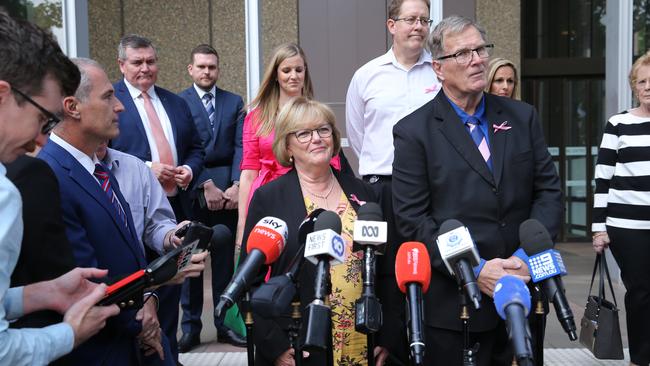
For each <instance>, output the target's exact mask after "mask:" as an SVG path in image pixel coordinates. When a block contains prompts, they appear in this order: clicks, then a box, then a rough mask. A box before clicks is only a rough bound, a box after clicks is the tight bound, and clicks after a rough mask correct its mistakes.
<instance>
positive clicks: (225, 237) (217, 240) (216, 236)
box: [210, 224, 232, 250]
mask: <svg viewBox="0 0 650 366" xmlns="http://www.w3.org/2000/svg"><path fill="white" fill-rule="evenodd" d="M221 243H224V244H223V245H226V244H227V245H231V244H228V243H232V231H230V229H228V227H227V226H226V225H223V224H217V225H214V226H213V227H212V237H210V247H211V248H213V250H214V249H217V248H218V247H219V244H221Z"/></svg>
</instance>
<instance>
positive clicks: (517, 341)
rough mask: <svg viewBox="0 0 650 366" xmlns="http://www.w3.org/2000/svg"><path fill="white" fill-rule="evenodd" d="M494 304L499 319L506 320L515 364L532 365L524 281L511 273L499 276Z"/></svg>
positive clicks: (526, 295) (528, 301) (526, 291)
mask: <svg viewBox="0 0 650 366" xmlns="http://www.w3.org/2000/svg"><path fill="white" fill-rule="evenodd" d="M494 306H495V307H496V310H497V313H498V314H499V316H500V317H501V319H503V320H505V321H506V328H507V330H508V337H509V338H510V343H511V345H512V348H513V350H514V352H515V357H516V358H517V364H518V365H519V366H527V365H530V366H532V365H533V352H532V347H531V343H530V338H531V337H530V330H529V329H528V323H527V322H526V316H528V312H529V311H530V292H529V291H528V287H526V284H525V283H524V281H522V280H520V279H519V278H517V277H515V276H511V275H506V276H503V277H501V279H499V280H498V281H497V283H496V286H495V287H494Z"/></svg>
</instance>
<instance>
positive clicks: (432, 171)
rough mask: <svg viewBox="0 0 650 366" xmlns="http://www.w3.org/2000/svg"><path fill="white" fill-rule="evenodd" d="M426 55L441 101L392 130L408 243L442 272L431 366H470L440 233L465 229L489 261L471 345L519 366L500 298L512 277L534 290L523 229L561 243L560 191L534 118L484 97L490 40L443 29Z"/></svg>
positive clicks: (431, 322)
mask: <svg viewBox="0 0 650 366" xmlns="http://www.w3.org/2000/svg"><path fill="white" fill-rule="evenodd" d="M427 46H428V47H429V49H430V51H431V54H432V57H433V60H434V61H433V68H434V71H435V72H436V75H437V76H438V79H439V80H441V82H442V92H441V93H439V94H438V95H437V96H436V98H435V99H434V100H432V101H431V102H429V103H427V104H425V105H424V106H423V107H421V108H420V109H418V110H416V111H415V112H413V113H412V114H410V115H409V116H407V117H405V118H404V119H402V120H401V121H400V122H399V123H398V124H397V125H396V126H395V128H394V129H393V135H394V144H395V161H394V163H393V203H394V207H395V215H396V219H397V224H398V227H399V228H400V229H401V233H402V234H403V235H404V237H405V238H408V239H411V240H418V241H422V242H424V243H426V245H427V248H428V250H429V253H430V256H431V265H432V267H433V269H434V270H433V271H432V275H431V286H430V288H429V291H428V292H427V294H426V295H425V319H426V342H427V351H426V356H425V357H426V360H425V364H427V365H459V364H462V355H463V354H462V350H463V337H462V333H461V321H460V320H459V318H458V317H455V316H452V315H453V314H459V313H460V305H459V295H458V285H457V284H456V280H455V279H454V278H452V277H451V276H450V275H449V272H448V271H447V269H446V268H445V265H444V263H443V261H442V258H441V256H440V252H439V251H438V249H437V246H436V243H435V239H436V236H437V234H438V230H439V228H440V225H441V224H442V223H443V222H444V221H445V220H447V219H457V220H460V221H461V222H462V223H463V224H465V225H466V226H467V227H468V228H469V231H470V232H471V234H472V237H473V239H474V241H475V243H476V245H477V247H478V251H479V253H480V256H481V258H482V260H481V264H480V265H479V266H478V267H477V268H475V273H478V284H479V287H480V289H481V291H482V292H483V293H484V296H483V300H482V308H481V310H480V311H476V312H474V311H471V312H470V313H471V319H470V335H471V342H472V343H474V342H480V344H481V346H480V350H479V354H478V364H479V365H510V364H511V363H512V351H511V350H510V347H509V345H508V340H507V335H506V331H505V327H504V323H503V321H501V320H500V319H499V317H498V316H497V314H496V311H495V308H494V305H492V303H491V302H492V298H491V296H492V295H493V292H494V286H495V283H496V281H497V280H498V279H499V278H501V277H503V276H504V275H506V274H515V275H518V276H520V277H521V278H522V279H525V280H528V279H529V277H528V275H529V274H528V270H527V267H526V265H525V264H524V262H523V261H522V260H521V259H520V258H518V257H516V256H513V254H514V253H515V251H516V250H517V249H518V247H519V240H518V230H519V225H520V224H521V223H522V222H523V221H524V220H526V219H529V218H534V219H537V220H539V221H540V222H542V224H543V225H544V226H545V227H546V228H547V229H548V231H549V232H550V233H551V235H552V236H555V235H557V233H558V231H559V229H560V222H561V221H560V220H561V217H562V204H561V192H560V183H559V178H558V175H557V172H556V171H555V167H554V165H553V162H552V161H551V157H550V155H549V153H548V151H547V147H546V143H545V142H544V138H543V135H542V130H541V126H540V124H539V121H538V116H537V113H536V111H535V109H534V108H533V107H532V106H530V105H528V104H525V103H521V102H517V101H513V100H511V99H506V98H503V97H497V96H492V95H489V94H485V93H483V89H484V88H485V85H486V65H487V61H488V56H489V51H490V49H491V45H489V44H488V43H487V40H486V34H485V31H483V30H482V29H481V28H480V26H478V25H477V24H476V23H474V22H473V21H471V20H469V19H466V18H462V17H457V16H454V17H449V18H445V19H443V20H442V21H441V22H440V23H439V24H438V25H437V26H436V28H435V29H434V30H433V32H432V33H431V34H430V35H429V38H428V41H427Z"/></svg>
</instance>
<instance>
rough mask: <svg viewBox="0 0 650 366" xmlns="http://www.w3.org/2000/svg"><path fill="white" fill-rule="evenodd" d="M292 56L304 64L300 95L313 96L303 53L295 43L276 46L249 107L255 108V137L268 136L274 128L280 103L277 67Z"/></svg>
mask: <svg viewBox="0 0 650 366" xmlns="http://www.w3.org/2000/svg"><path fill="white" fill-rule="evenodd" d="M294 56H300V57H301V58H302V61H303V62H304V64H305V81H304V85H303V87H302V95H303V96H305V97H308V98H313V96H314V90H313V87H312V84H311V77H310V76H309V66H307V58H306V57H305V52H304V51H303V50H302V48H300V46H298V45H297V44H295V43H285V44H282V45H280V46H278V47H277V48H276V49H275V51H273V56H272V57H271V60H270V62H269V63H268V64H267V65H266V70H265V71H264V76H263V78H262V82H261V83H260V88H259V91H258V92H257V96H255V99H253V101H252V102H251V103H250V105H249V107H250V108H257V117H258V118H257V123H258V125H257V126H256V127H257V133H256V134H257V136H268V135H269V134H270V133H271V131H273V127H275V117H276V115H277V114H278V109H279V103H280V84H278V67H279V66H280V64H281V63H282V61H284V60H286V59H288V58H291V57H294Z"/></svg>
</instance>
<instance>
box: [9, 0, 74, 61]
mask: <svg viewBox="0 0 650 366" xmlns="http://www.w3.org/2000/svg"><path fill="white" fill-rule="evenodd" d="M3 3H4V4H3V6H4V7H5V9H6V10H7V12H8V13H9V15H11V16H12V17H15V18H20V19H25V20H28V21H30V22H32V23H34V24H36V25H38V26H39V27H41V28H43V29H49V30H50V31H52V34H54V36H55V37H56V40H57V41H58V42H59V45H61V48H62V49H64V50H65V47H64V46H65V43H64V42H65V33H64V31H63V0H7V1H3Z"/></svg>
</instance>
